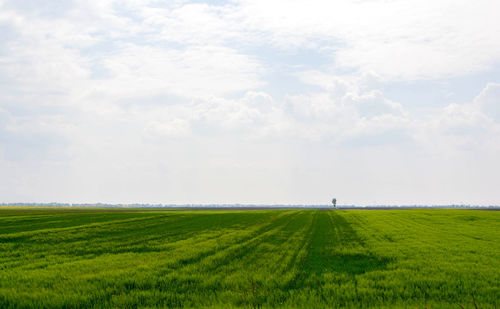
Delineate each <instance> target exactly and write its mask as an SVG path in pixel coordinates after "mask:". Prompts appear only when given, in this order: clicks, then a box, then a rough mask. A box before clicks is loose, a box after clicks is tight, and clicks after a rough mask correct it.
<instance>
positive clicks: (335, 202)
mask: <svg viewBox="0 0 500 309" xmlns="http://www.w3.org/2000/svg"><path fill="white" fill-rule="evenodd" d="M332 204H333V207H334V208H337V199H336V198H333V200H332Z"/></svg>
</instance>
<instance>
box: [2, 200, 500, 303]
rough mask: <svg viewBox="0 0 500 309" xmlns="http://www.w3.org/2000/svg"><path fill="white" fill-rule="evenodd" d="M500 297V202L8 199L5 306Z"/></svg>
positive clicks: (493, 300) (491, 300)
mask: <svg viewBox="0 0 500 309" xmlns="http://www.w3.org/2000/svg"><path fill="white" fill-rule="evenodd" d="M474 300H475V301H476V303H477V305H478V306H479V307H481V308H498V307H500V212H498V211H478V210H447V209H414V210H332V211H328V210H297V209H293V210H238V211H237V210H210V211H203V210H197V211H175V210H137V209H135V210H134V209H120V210H117V209H39V208H17V209H16V208H14V209H13V208H0V308H43V307H46V308H61V307H62V308H92V307H96V308H101V307H119V308H136V307H214V308H221V307H240V306H241V307H248V308H260V307H263V308H266V307H300V308H322V307H325V308H338V307H353V308H361V307H366V308H368V307H375V308H384V307H387V308H393V307H403V308H405V307H408V308H426V307H428V308H460V306H463V307H464V308H474Z"/></svg>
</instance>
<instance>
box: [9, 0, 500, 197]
mask: <svg viewBox="0 0 500 309" xmlns="http://www.w3.org/2000/svg"><path fill="white" fill-rule="evenodd" d="M499 11H500V2H498V1H493V0H479V1H474V2H470V1H452V2H450V1H444V0H436V1H416V0H410V1H378V0H375V1H363V0H361V1H348V0H339V1H316V0H314V1H282V0H277V1H262V0H256V1H248V0H231V1H210V2H208V1H199V0H196V1H187V0H176V1H167V2H164V1H155V0H124V1H115V0H104V1H97V0H90V1H77V0H64V1H63V0H57V1H35V0H23V1H19V0H17V1H16V0H0V174H1V175H2V177H0V199H1V201H0V203H2V202H4V203H15V202H30V201H35V202H40V203H50V202H68V201H75V203H78V202H82V203H98V202H102V203H110V204H128V203H134V202H136V201H137V202H138V203H144V204H158V203H162V204H232V203H241V204H267V205H270V204H321V205H323V204H328V202H329V201H330V200H331V199H332V197H334V196H335V197H336V198H337V199H338V200H339V204H343V205H408V204H417V205H452V204H457V205H461V204H465V205H484V206H487V205H500V190H498V189H497V187H498V185H499V180H498V175H500V160H499V159H498V158H499V157H500V38H499V35H498V29H500V18H498V12H499Z"/></svg>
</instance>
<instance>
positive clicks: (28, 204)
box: [0, 202, 500, 209]
mask: <svg viewBox="0 0 500 309" xmlns="http://www.w3.org/2000/svg"><path fill="white" fill-rule="evenodd" d="M0 207H111V208H113V207H114V208H242V209H245V208H313V209H314V208H333V207H332V205H328V204H318V205H306V204H147V203H130V204H110V203H58V202H51V203H36V202H17V203H0ZM337 208H341V209H351V208H355V209H381V208H382V209H383V208H389V209H399V208H401V209H405V208H480V209H497V208H500V205H467V204H450V205H368V206H360V205H337Z"/></svg>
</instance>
